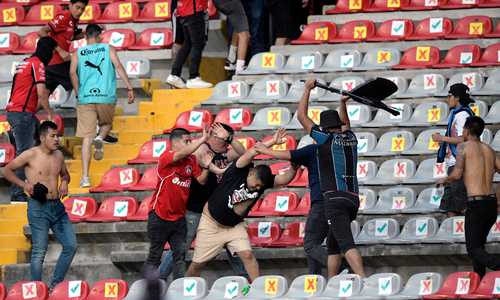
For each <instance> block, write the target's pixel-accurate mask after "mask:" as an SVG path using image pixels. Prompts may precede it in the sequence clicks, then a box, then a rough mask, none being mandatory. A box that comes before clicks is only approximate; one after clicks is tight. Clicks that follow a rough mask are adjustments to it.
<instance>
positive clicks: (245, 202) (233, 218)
mask: <svg viewBox="0 0 500 300" xmlns="http://www.w3.org/2000/svg"><path fill="white" fill-rule="evenodd" d="M284 136H285V131H284V130H283V129H280V130H278V131H277V132H276V133H275V134H274V136H273V139H272V140H270V141H268V142H265V143H262V145H263V146H265V147H271V146H273V145H275V144H279V143H282V142H283V139H284ZM256 155H258V153H257V151H256V150H255V148H252V149H250V150H248V151H246V152H245V154H243V155H242V156H241V157H240V158H238V160H236V162H234V163H233V164H231V165H230V166H229V168H228V169H227V170H226V172H225V173H224V176H223V178H222V183H221V184H219V185H218V186H217V188H216V189H215V191H214V193H213V194H212V196H211V197H210V199H209V200H208V203H207V204H206V205H205V207H204V209H203V213H202V216H201V220H200V224H199V226H198V232H197V237H198V238H197V242H196V247H195V249H194V256H193V262H192V263H191V265H190V266H189V270H188V271H187V273H186V276H200V273H201V270H202V268H203V266H204V265H205V264H206V263H207V262H208V261H210V260H211V259H212V258H214V257H215V256H217V255H218V254H219V252H220V250H222V248H224V246H226V247H228V248H229V250H230V251H231V252H232V253H237V254H238V256H239V257H240V258H241V260H242V261H243V264H244V265H245V269H246V271H247V273H248V275H249V277H250V280H254V279H255V278H257V277H258V276H259V265H258V263H257V260H256V259H255V256H254V255H253V253H252V247H251V246H250V241H249V238H248V234H247V231H246V228H245V225H244V223H243V220H244V218H245V217H246V216H247V215H248V213H249V212H250V210H251V209H252V207H253V206H254V205H255V202H257V200H258V199H259V198H260V196H261V195H262V194H263V193H264V191H265V190H266V189H268V188H272V187H273V186H282V185H286V184H287V183H289V182H290V181H292V179H293V178H294V177H295V173H296V169H295V168H290V170H288V171H287V172H286V173H284V174H281V175H277V176H274V175H273V174H272V172H271V169H270V168H269V166H267V165H259V166H254V165H253V163H252V161H253V158H254V157H255V156H256Z"/></svg>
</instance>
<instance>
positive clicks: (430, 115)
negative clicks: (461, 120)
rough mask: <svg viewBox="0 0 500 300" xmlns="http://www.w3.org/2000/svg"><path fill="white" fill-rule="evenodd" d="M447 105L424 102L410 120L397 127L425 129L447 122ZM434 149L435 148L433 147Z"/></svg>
mask: <svg viewBox="0 0 500 300" xmlns="http://www.w3.org/2000/svg"><path fill="white" fill-rule="evenodd" d="M448 110H449V108H448V104H446V103H444V102H425V103H421V104H419V105H418V106H417V107H416V108H415V111H414V112H413V115H412V116H411V118H410V119H409V120H408V121H406V122H404V123H401V124H399V126H403V127H405V126H408V127H427V126H430V125H435V124H441V123H443V122H447V120H448V119H447V118H448ZM433 148H435V146H433Z"/></svg>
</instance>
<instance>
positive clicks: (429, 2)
mask: <svg viewBox="0 0 500 300" xmlns="http://www.w3.org/2000/svg"><path fill="white" fill-rule="evenodd" d="M446 2H447V0H410V4H409V5H408V6H406V7H403V8H402V9H403V10H431V9H437V8H438V7H439V6H440V5H442V4H445V3H446Z"/></svg>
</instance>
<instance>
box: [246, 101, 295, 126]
mask: <svg viewBox="0 0 500 300" xmlns="http://www.w3.org/2000/svg"><path fill="white" fill-rule="evenodd" d="M290 119H291V113H290V110H288V108H286V107H279V106H277V107H276V106H275V107H266V108H261V109H259V110H258V111H257V112H256V113H255V116H254V118H253V121H252V124H250V126H247V127H243V128H242V130H244V131H250V130H252V131H255V130H264V129H275V128H279V127H283V126H285V125H286V124H288V123H290Z"/></svg>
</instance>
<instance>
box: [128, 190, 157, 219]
mask: <svg viewBox="0 0 500 300" xmlns="http://www.w3.org/2000/svg"><path fill="white" fill-rule="evenodd" d="M153 197H154V195H150V196H147V197H146V198H144V199H142V201H141V204H140V205H139V208H138V209H137V211H136V212H135V214H134V215H132V216H128V217H127V221H147V219H148V213H149V203H150V202H151V201H152V199H153Z"/></svg>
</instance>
